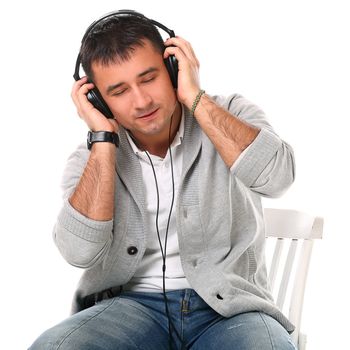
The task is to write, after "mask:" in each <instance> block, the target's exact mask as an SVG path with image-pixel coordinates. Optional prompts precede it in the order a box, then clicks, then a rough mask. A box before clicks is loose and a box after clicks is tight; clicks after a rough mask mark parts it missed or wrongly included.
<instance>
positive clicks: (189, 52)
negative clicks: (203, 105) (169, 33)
mask: <svg viewBox="0 0 350 350" xmlns="http://www.w3.org/2000/svg"><path fill="white" fill-rule="evenodd" d="M164 44H165V46H169V45H174V46H176V47H179V48H180V49H181V50H182V51H183V52H184V53H185V55H186V56H187V57H188V58H190V59H192V60H194V61H195V62H196V63H197V65H198V66H199V61H198V58H197V56H196V54H195V52H194V50H193V47H192V45H191V44H190V43H189V42H188V41H186V40H185V39H183V38H181V37H179V36H176V37H172V38H168V39H167V40H166V41H165V43H164Z"/></svg>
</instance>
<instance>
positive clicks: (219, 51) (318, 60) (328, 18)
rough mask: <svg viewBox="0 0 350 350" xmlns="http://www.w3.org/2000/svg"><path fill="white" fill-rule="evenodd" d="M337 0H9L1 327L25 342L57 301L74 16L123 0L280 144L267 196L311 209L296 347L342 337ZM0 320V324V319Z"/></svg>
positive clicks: (67, 296) (342, 56) (343, 103)
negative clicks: (291, 174) (285, 185)
mask: <svg viewBox="0 0 350 350" xmlns="http://www.w3.org/2000/svg"><path fill="white" fill-rule="evenodd" d="M346 2H347V1H339V0H332V1H322V0H321V1H311V0H309V1H308V0H304V1H299V0H297V1H277V0H276V1H272V0H271V1H259V0H256V1H249V0H244V1H243V0H240V1H234V0H231V1H220V0H217V1H215V2H203V1H188V0H187V1H162V2H155V1H154V2H153V1H141V0H140V1H132V0H129V1H88V0H84V1H77V0H75V1H70V2H69V4H68V2H60V1H56V2H52V1H35V0H32V1H15V0H13V1H11V3H9V4H5V3H4V2H2V5H0V6H1V9H0V13H1V21H0V26H1V28H0V29H1V44H0V45H1V51H0V52H1V53H0V60H1V62H0V63H1V65H0V69H1V73H0V82H1V84H0V89H1V90H0V93H1V94H0V98H1V109H0V111H1V131H0V134H1V137H0V143H1V144H0V150H1V151H0V152H1V158H0V159H1V172H0V176H1V181H0V184H1V203H2V207H1V212H0V214H1V225H0V228H1V254H0V259H1V260H0V266H1V276H0V278H1V296H0V297H1V298H0V300H1V307H0V311H1V319H2V321H3V322H2V326H1V334H2V335H1V338H0V341H1V342H2V343H1V344H0V347H1V348H2V349H16V350H18V349H26V348H27V347H28V346H29V344H30V343H31V342H32V341H33V340H34V338H36V337H37V336H38V335H39V333H41V332H42V331H43V330H44V329H46V328H48V327H49V326H51V325H53V324H55V323H57V322H59V321H60V320H62V319H63V318H64V317H66V316H67V315H68V313H69V308H70V302H71V296H72V293H73V291H74V288H75V285H76V282H77V278H78V276H79V274H80V271H78V270H76V269H75V268H73V267H71V266H69V265H68V264H67V263H66V262H65V261H64V260H63V258H61V256H60V255H59V253H58V251H57V250H56V247H55V246H54V244H53V241H52V239H51V231H52V227H53V225H54V223H55V219H56V215H57V213H58V210H59V208H60V206H61V197H60V196H61V192H60V179H61V174H62V170H63V167H64V164H65V161H66V159H67V157H68V155H69V154H70V153H71V152H72V151H73V150H74V148H75V147H76V145H77V144H78V143H80V142H82V141H84V139H85V137H86V132H87V129H86V127H85V125H83V123H82V121H81V120H80V119H79V118H78V117H77V116H76V113H75V107H74V106H73V103H72V102H71V100H70V89H71V85H72V83H73V78H72V74H73V70H74V63H75V59H76V55H77V52H78V49H79V45H80V40H81V37H82V35H83V33H84V32H85V29H86V27H87V26H88V25H89V24H90V23H91V22H92V21H94V20H95V19H96V18H98V17H100V16H101V15H102V14H104V13H105V12H109V11H111V10H117V9H123V8H131V9H135V10H138V11H140V12H142V13H144V14H145V15H146V16H148V17H150V18H154V19H156V20H158V21H160V22H162V23H164V24H165V25H167V26H168V27H170V28H172V29H174V30H175V32H176V34H177V35H180V36H183V37H185V38H186V39H187V40H189V41H190V42H192V44H193V47H194V49H195V51H196V53H197V56H198V58H199V60H200V62H201V82H202V87H203V88H205V89H206V91H207V92H208V93H211V94H229V93H232V92H239V93H241V94H243V95H244V96H245V97H247V98H249V99H250V100H252V101H253V102H255V103H256V104H258V105H259V106H260V107H262V108H263V109H264V110H265V112H266V113H267V115H268V117H269V120H270V122H271V123H272V125H273V126H274V127H275V130H276V131H277V132H278V133H279V135H280V136H281V137H282V138H283V139H285V140H286V141H288V142H289V143H290V144H292V145H293V146H294V149H295V155H296V160H297V178H296V182H295V184H294V185H293V187H292V188H291V189H290V190H289V192H288V193H287V194H286V195H285V196H284V197H283V198H281V199H276V200H271V201H270V200H269V201H268V203H267V205H268V206H275V207H288V208H297V209H301V210H306V211H309V212H310V213H312V214H316V215H321V216H324V218H325V229H324V239H323V240H322V241H321V242H317V244H316V245H315V247H314V254H313V257H312V262H311V268H310V274H309V280H308V285H307V289H306V295H305V307H304V314H303V325H302V328H303V330H304V331H305V332H306V333H307V335H308V350H321V349H345V348H346V347H347V346H348V345H347V344H348V334H347V332H348V317H347V316H348V313H349V311H350V309H349V299H348V298H349V295H350V290H349V286H348V284H347V279H348V278H349V271H348V266H349V261H348V257H349V252H350V251H349V243H350V240H349V227H348V222H349V220H348V217H349V213H348V210H349V204H348V200H349V194H350V193H349V178H350V174H349V170H348V169H349V168H348V167H347V163H348V162H349V155H348V153H349V143H348V137H347V136H348V129H349V121H348V119H349V111H350V108H349V97H348V95H349V81H350V74H349V63H350V54H349V33H350V21H349V10H348V9H347V4H346ZM4 327H5V329H4Z"/></svg>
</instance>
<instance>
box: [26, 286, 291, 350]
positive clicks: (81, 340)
mask: <svg viewBox="0 0 350 350" xmlns="http://www.w3.org/2000/svg"><path fill="white" fill-rule="evenodd" d="M166 295H167V299H168V306H169V314H170V317H171V324H172V326H173V328H172V331H171V334H172V336H171V341H170V344H169V332H168V318H167V314H166V310H165V304H164V299H163V294H162V293H138V292H122V293H121V294H119V295H118V296H116V297H113V298H111V299H107V300H103V301H101V302H99V303H97V304H96V305H94V306H92V307H90V308H88V309H86V310H83V311H81V312H79V313H77V314H74V315H73V316H71V317H69V318H68V319H66V320H65V321H63V322H61V323H60V324H58V325H57V326H55V327H53V328H51V329H49V330H47V331H46V332H44V333H43V334H42V335H41V336H40V337H39V338H38V339H37V340H36V341H35V342H34V344H33V345H32V347H31V348H30V350H44V349H45V350H73V349H74V350H97V349H98V350H112V349H113V350H117V349H122V350H126V349H143V350H146V349H147V350H161V349H174V350H175V349H179V350H180V349H181V350H184V349H191V350H203V349H215V350H217V349H220V350H225V349H237V350H272V349H276V350H295V349H296V348H295V347H294V345H293V343H292V341H291V338H290V336H289V334H288V333H287V331H286V330H285V329H284V328H283V327H282V325H281V324H280V323H279V322H278V321H276V320H275V319H273V318H272V317H270V316H268V315H266V314H263V313H261V312H248V313H243V314H239V315H236V316H233V317H231V318H224V317H222V316H220V315H219V314H218V313H216V312H215V311H214V310H212V309H211V308H210V307H209V306H208V305H207V304H206V303H205V302H204V301H203V299H201V298H200V297H199V296H198V294H197V293H196V292H195V291H194V290H192V289H184V290H177V291H170V292H167V293H166ZM174 329H175V330H174Z"/></svg>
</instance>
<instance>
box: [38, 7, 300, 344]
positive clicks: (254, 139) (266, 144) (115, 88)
mask: <svg viewBox="0 0 350 350" xmlns="http://www.w3.org/2000/svg"><path fill="white" fill-rule="evenodd" d="M79 57H80V58H81V62H82V65H83V68H84V71H85V73H86V74H87V76H88V77H89V79H88V78H86V77H84V78H82V79H78V81H77V82H76V83H75V84H74V86H73V90H72V98H73V101H74V103H75V105H76V107H77V110H78V114H79V116H80V117H81V118H82V119H83V120H84V122H85V123H86V124H87V126H88V127H89V129H90V130H91V131H92V134H90V136H89V144H88V147H87V146H86V145H82V146H80V147H79V148H78V149H77V151H76V152H75V153H73V155H72V156H71V157H70V159H69V161H68V165H67V168H66V170H65V174H64V180H63V188H64V198H65V201H64V205H63V208H62V211H61V212H60V214H59V217H58V221H57V224H56V226H55V229H54V238H55V242H56V244H57V246H58V248H59V250H60V252H61V253H62V255H63V256H64V258H65V259H66V260H67V261H68V262H69V263H70V264H72V265H74V266H79V267H81V268H84V269H85V272H84V274H83V276H82V278H81V281H80V284H79V287H78V289H77V292H76V295H75V298H74V304H73V313H74V314H73V316H71V317H70V318H68V319H67V320H65V321H63V322H62V323H60V324H59V325H57V326H55V327H53V328H51V329H50V330H48V331H46V332H45V333H44V334H43V335H42V336H41V337H39V338H38V340H37V341H36V342H35V343H34V344H33V346H32V347H31V349H61V350H63V349H106V350H109V349H239V350H248V349H249V350H254V349H262V350H265V349H281V350H284V349H295V347H294V346H293V344H292V342H291V339H290V337H289V334H288V333H290V332H292V331H293V325H291V324H290V323H289V321H288V320H287V319H286V318H285V317H284V316H283V314H282V313H281V312H280V311H279V310H278V309H277V308H276V307H275V306H274V304H273V301H272V297H271V295H270V293H269V290H268V285H267V277H266V268H265V261H264V241H265V237H264V222H263V216H262V207H261V203H260V197H261V196H268V197H273V196H278V195H280V194H281V193H282V192H283V191H285V190H286V188H287V187H288V186H289V185H290V184H291V183H292V182H293V180H294V160H293V152H292V150H291V148H290V146H289V145H288V144H286V143H285V142H283V141H282V140H281V139H280V138H279V137H278V136H277V135H276V134H275V133H274V131H273V130H272V128H271V126H270V125H269V124H268V122H267V121H266V119H265V116H264V113H263V112H262V111H261V110H260V109H259V108H258V107H256V106H254V105H253V104H251V103H250V102H248V101H247V100H246V99H244V98H243V97H241V96H239V95H232V96H230V97H228V98H224V97H218V96H209V95H207V94H205V93H204V91H203V90H201V89H200V85H199V63H198V60H197V58H196V56H195V53H194V51H193V49H192V47H191V45H190V44H189V43H188V42H186V41H185V40H184V39H182V38H180V37H175V36H173V37H170V38H169V39H167V40H166V42H165V46H164V44H163V40H162V39H161V37H160V35H159V33H158V31H157V29H156V27H155V26H154V23H152V22H151V21H150V20H148V19H147V18H145V17H143V16H142V15H140V14H137V13H135V14H133V13H124V14H123V13H117V14H115V15H110V16H106V18H105V19H104V20H101V21H100V22H99V23H98V24H95V25H93V28H92V29H90V30H89V29H88V32H87V34H86V35H85V37H84V39H83V43H82V48H81V51H80V56H79ZM172 57H175V58H176V60H177V64H178V72H177V71H176V75H177V76H176V78H177V82H175V83H174V81H173V77H171V73H170V71H169V68H168V66H167V65H166V64H165V62H168V61H167V60H169V58H172ZM164 60H165V61H164ZM173 62H175V61H173ZM96 88H97V89H98V90H96ZM93 89H94V90H93ZM91 91H95V92H96V94H100V95H101V96H100V97H99V98H101V99H103V103H106V105H107V107H106V108H107V109H109V111H108V113H111V115H110V116H112V117H113V118H106V114H105V115H104V114H102V113H101V111H100V110H101V109H100V108H99V107H98V106H97V104H96V103H94V104H92V103H91V102H90V101H91V98H89V99H88V98H87V95H88V94H89V92H91ZM89 100H90V101H89ZM117 135H118V136H117ZM116 146H117V147H116ZM88 148H89V149H88Z"/></svg>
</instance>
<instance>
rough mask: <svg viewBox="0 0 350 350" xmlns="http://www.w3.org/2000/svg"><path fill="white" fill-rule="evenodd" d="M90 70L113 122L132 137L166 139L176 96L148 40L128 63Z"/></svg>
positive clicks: (100, 66)
mask: <svg viewBox="0 0 350 350" xmlns="http://www.w3.org/2000/svg"><path fill="white" fill-rule="evenodd" d="M92 70H93V73H94V77H95V79H94V83H95V84H96V86H97V88H98V89H99V91H100V93H101V94H102V97H103V98H104V100H105V101H106V103H107V104H108V106H109V108H110V109H111V111H112V113H113V115H114V116H115V118H116V120H117V121H118V123H120V124H121V125H122V126H123V127H124V128H126V129H128V130H130V131H131V132H132V134H133V135H134V137H136V138H137V139H140V140H143V139H144V138H145V136H147V137H149V136H152V135H153V136H155V137H157V136H161V135H164V136H165V135H166V136H167V135H168V132H169V122H170V117H171V116H172V114H173V113H174V111H175V107H176V103H177V99H176V94H175V91H174V89H173V86H172V84H171V80H170V77H169V74H168V71H167V69H166V67H165V64H164V62H163V57H162V55H161V54H160V53H159V52H158V51H156V50H155V48H154V47H153V46H152V44H151V43H150V42H149V41H148V40H145V41H144V46H143V47H136V48H135V50H134V51H133V52H132V54H131V58H130V59H129V60H127V61H124V62H120V63H112V64H110V65H108V66H103V65H101V64H99V63H93V65H92Z"/></svg>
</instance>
